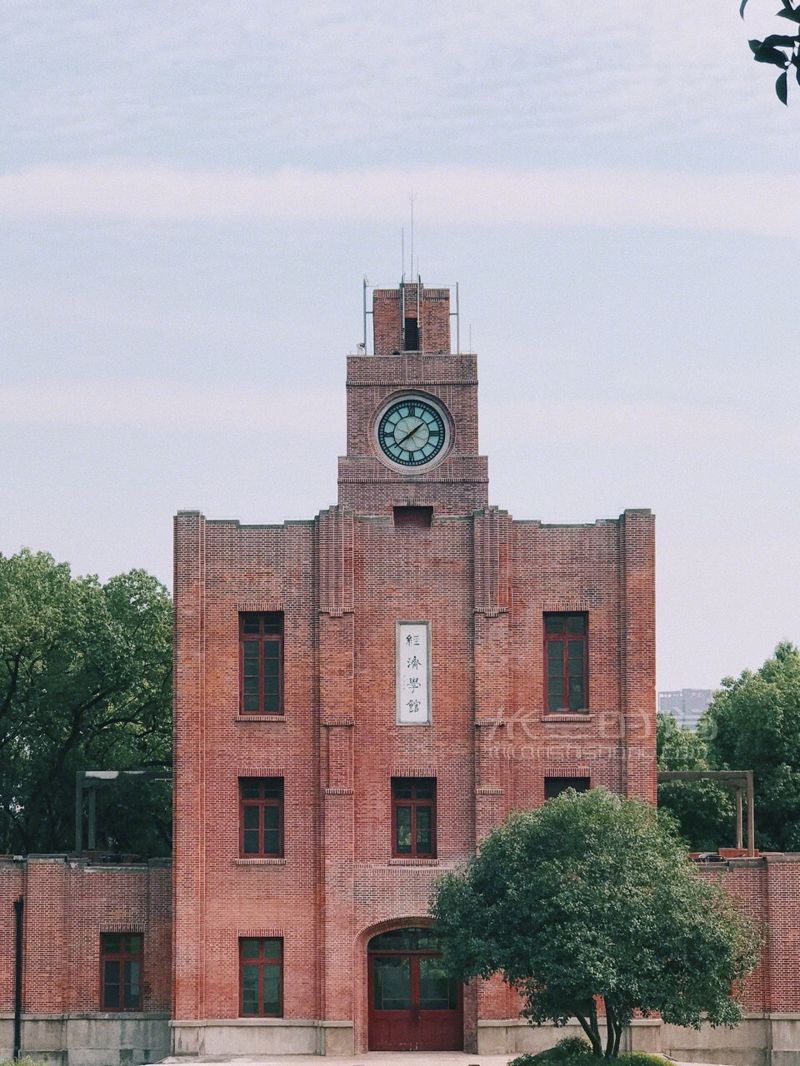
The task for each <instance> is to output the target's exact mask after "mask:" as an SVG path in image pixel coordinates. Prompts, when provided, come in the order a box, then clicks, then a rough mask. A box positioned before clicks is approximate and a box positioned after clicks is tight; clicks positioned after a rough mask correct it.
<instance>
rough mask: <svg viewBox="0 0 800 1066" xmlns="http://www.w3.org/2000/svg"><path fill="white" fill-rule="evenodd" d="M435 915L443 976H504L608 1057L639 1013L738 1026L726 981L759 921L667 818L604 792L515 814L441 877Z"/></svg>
mask: <svg viewBox="0 0 800 1066" xmlns="http://www.w3.org/2000/svg"><path fill="white" fill-rule="evenodd" d="M431 913H432V914H433V917H434V918H435V920H436V928H437V931H438V934H439V936H440V938H441V942H442V946H443V950H444V957H445V963H446V965H447V966H448V967H449V968H450V970H451V972H453V973H454V974H456V975H458V976H459V977H460V978H462V979H468V978H471V977H489V976H490V975H491V974H494V973H500V974H502V975H503V977H504V978H505V980H506V981H508V982H509V983H510V984H511V985H512V986H514V987H515V988H516V989H518V991H519V992H520V993H521V994H522V997H523V999H524V1001H525V1007H524V1010H523V1015H524V1016H525V1017H527V1018H528V1020H529V1021H530V1022H531V1023H532V1024H541V1023H542V1022H545V1021H552V1022H555V1024H556V1025H563V1024H564V1023H565V1022H566V1021H567V1019H569V1018H571V1017H575V1018H577V1019H578V1021H579V1022H580V1024H581V1026H582V1028H583V1030H584V1032H585V1033H586V1035H587V1037H588V1038H589V1040H590V1041H591V1043H592V1047H593V1049H594V1052H595V1054H597V1055H600V1054H605V1056H606V1057H608V1058H614V1057H616V1056H617V1055H618V1053H619V1044H620V1037H621V1035H622V1032H623V1030H624V1028H625V1027H626V1026H627V1025H628V1024H629V1023H630V1020H631V1017H632V1015H633V1013H634V1011H636V1010H637V1009H638V1010H640V1011H642V1013H643V1014H644V1015H649V1014H651V1013H653V1012H654V1011H658V1012H660V1014H661V1016H662V1017H663V1018H664V1020H665V1021H667V1022H674V1023H676V1024H678V1025H689V1026H694V1027H699V1024H700V1020H701V1018H702V1017H705V1018H706V1019H707V1020H708V1021H709V1022H711V1024H712V1025H720V1024H725V1025H731V1024H735V1023H736V1022H738V1021H739V1020H740V1019H741V1009H740V1007H739V1005H738V1003H737V1002H736V999H735V998H734V996H733V994H732V991H731V990H732V989H733V988H735V987H736V985H737V983H738V982H739V981H740V979H741V978H742V977H743V976H744V974H746V973H747V972H748V971H749V970H750V969H751V968H752V967H753V966H754V965H755V963H756V961H757V957H758V946H757V937H756V936H755V933H754V931H753V928H752V927H751V926H750V925H749V924H748V922H747V921H746V920H745V918H744V917H743V916H741V915H740V914H739V912H738V911H737V910H736V909H735V906H734V904H733V902H732V901H731V900H730V899H729V897H728V896H727V895H726V894H725V893H724V892H723V891H722V890H721V889H720V888H719V887H717V886H714V885H710V884H708V883H707V882H705V881H703V880H702V879H701V878H700V877H698V876H697V874H696V872H695V869H694V868H693V866H692V864H691V862H690V861H689V859H688V855H687V852H686V850H685V848H684V846H683V844H682V843H681V841H680V840H679V839H678V837H677V836H676V834H675V832H674V829H673V827H672V824H671V820H660V819H659V817H658V815H657V813H656V811H655V809H654V808H653V807H651V806H650V805H648V804H644V803H639V802H636V801H634V800H625V799H622V798H621V797H619V796H615V795H612V794H611V793H609V792H606V791H604V790H602V789H596V790H593V791H590V792H586V793H583V794H580V795H579V794H577V793H575V792H574V791H572V790H569V791H568V792H566V793H564V794H563V795H561V796H559V797H558V798H556V799H554V800H550V801H549V802H548V803H546V804H545V805H544V806H543V807H541V808H539V809H537V810H534V811H527V812H524V813H517V814H513V815H511V817H509V819H508V820H507V821H506V822H505V823H504V824H503V825H502V826H500V827H499V828H498V829H495V830H494V831H493V832H492V833H491V834H490V835H489V836H488V837H487V839H486V841H485V842H484V844H483V845H482V847H481V850H480V853H479V854H478V855H477V856H476V857H475V858H474V859H472V860H471V861H470V862H469V863H468V864H467V865H466V867H465V868H464V869H463V870H462V871H460V872H455V873H450V874H447V875H445V876H444V877H443V878H441V879H440V880H439V881H438V883H437V887H436V889H435V893H434V898H433V902H432V906H431ZM600 999H602V1001H603V1002H604V1004H605V1013H606V1031H607V1038H606V1042H605V1047H604V1046H603V1041H602V1036H601V1019H600V1018H599V1017H598V1001H599V1000H600Z"/></svg>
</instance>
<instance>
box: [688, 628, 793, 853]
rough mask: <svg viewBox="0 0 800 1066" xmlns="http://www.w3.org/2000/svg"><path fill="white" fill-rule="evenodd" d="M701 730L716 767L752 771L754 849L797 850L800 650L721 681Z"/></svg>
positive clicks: (789, 647) (786, 649) (782, 650)
mask: <svg viewBox="0 0 800 1066" xmlns="http://www.w3.org/2000/svg"><path fill="white" fill-rule="evenodd" d="M703 728H704V731H705V732H706V734H707V737H708V751H709V757H710V760H711V761H712V763H713V765H714V766H715V767H717V768H719V769H722V770H725V769H731V770H752V771H753V784H754V788H755V814H756V842H757V844H758V845H759V847H761V848H765V849H770V850H777V851H800V651H798V649H797V648H796V647H795V646H794V645H793V644H788V643H786V644H779V645H778V647H777V648H776V649H775V654H774V656H773V657H772V658H771V659H767V661H766V662H765V663H764V665H763V666H762V667H761V668H760V669H759V670H757V671H756V672H755V673H753V672H751V671H750V670H745V671H744V672H743V673H742V674H740V676H739V677H738V678H736V679H734V678H732V677H727V678H725V680H724V681H723V682H722V688H721V689H720V691H719V692H717V694H716V696H715V697H714V699H713V701H712V703H711V706H710V707H709V709H708V711H707V712H706V716H705V721H704V726H703Z"/></svg>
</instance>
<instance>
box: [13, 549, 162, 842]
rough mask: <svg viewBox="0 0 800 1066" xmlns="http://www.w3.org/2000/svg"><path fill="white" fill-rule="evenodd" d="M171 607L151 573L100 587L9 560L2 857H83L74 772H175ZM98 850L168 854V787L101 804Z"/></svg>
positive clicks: (54, 567)
mask: <svg viewBox="0 0 800 1066" xmlns="http://www.w3.org/2000/svg"><path fill="white" fill-rule="evenodd" d="M171 670H172V606H171V601H170V598H169V595H168V594H167V591H166V589H165V588H164V587H163V586H162V585H161V584H160V583H159V582H158V581H157V580H156V579H155V578H154V577H151V576H150V575H149V574H147V573H145V572H144V571H143V570H131V571H130V573H127V574H121V575H119V576H118V577H114V578H111V579H110V580H109V581H108V582H106V583H105V584H101V583H100V582H99V581H98V579H97V578H96V577H73V576H72V575H71V573H70V569H69V566H68V565H67V564H66V563H56V562H55V561H54V559H53V558H52V557H51V556H50V555H47V554H45V553H42V552H40V553H32V552H29V551H27V550H23V551H21V552H20V553H19V554H18V555H12V556H9V557H5V556H2V555H0V853H2V852H9V853H12V854H19V853H22V854H26V853H28V852H46V851H69V850H71V849H72V847H73V840H74V837H73V834H74V795H75V771H76V770H88V769H120V770H122V769H140V768H145V767H155V766H166V765H169V763H170V761H171V743H172V721H171V684H172V681H171ZM97 807H98V810H97V827H98V847H101V848H104V849H108V850H112V851H122V852H134V853H137V854H139V855H150V856H152V855H165V854H168V853H169V849H170V829H171V815H170V797H169V786H168V784H167V783H164V784H162V785H150V786H147V787H143V786H142V784H141V783H136V784H130V783H121V784H119V785H116V786H108V787H106V788H105V789H102V790H100V791H99V793H98V801H97Z"/></svg>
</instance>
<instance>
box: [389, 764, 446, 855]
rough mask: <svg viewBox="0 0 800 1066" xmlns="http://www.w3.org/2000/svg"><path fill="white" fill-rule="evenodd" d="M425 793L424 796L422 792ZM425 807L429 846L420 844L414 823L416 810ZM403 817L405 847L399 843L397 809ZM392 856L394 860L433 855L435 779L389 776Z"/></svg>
mask: <svg viewBox="0 0 800 1066" xmlns="http://www.w3.org/2000/svg"><path fill="white" fill-rule="evenodd" d="M426 793H427V795H426ZM423 808H427V810H428V820H429V833H430V848H429V849H427V850H426V849H425V848H422V847H420V844H419V834H418V822H419V812H420V810H421V809H423ZM406 811H407V812H409V813H408V815H406V814H405V813H403V814H402V818H403V820H405V819H406V817H407V818H408V830H409V847H408V848H406V849H402V848H401V846H400V819H401V813H400V812H406ZM392 857H393V858H396V859H435V858H436V778H435V777H393V778H392Z"/></svg>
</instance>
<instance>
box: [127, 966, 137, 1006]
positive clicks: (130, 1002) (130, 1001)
mask: <svg viewBox="0 0 800 1066" xmlns="http://www.w3.org/2000/svg"><path fill="white" fill-rule="evenodd" d="M123 1006H125V1007H126V1008H127V1009H128V1010H136V1009H137V1008H138V1006H139V963H138V962H134V961H131V962H126V963H125V1002H124V1004H123Z"/></svg>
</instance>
